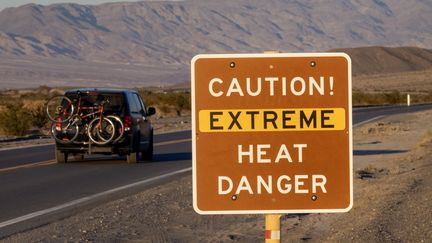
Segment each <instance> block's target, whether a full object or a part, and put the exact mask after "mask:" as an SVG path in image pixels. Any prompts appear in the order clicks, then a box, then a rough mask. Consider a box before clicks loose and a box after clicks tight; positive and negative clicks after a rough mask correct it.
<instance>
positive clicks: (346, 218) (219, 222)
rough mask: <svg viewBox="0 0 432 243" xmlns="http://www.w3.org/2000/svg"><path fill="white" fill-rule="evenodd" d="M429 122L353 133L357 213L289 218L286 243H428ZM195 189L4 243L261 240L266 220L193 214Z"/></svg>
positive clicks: (163, 190)
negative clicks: (193, 193)
mask: <svg viewBox="0 0 432 243" xmlns="http://www.w3.org/2000/svg"><path fill="white" fill-rule="evenodd" d="M431 119H432V111H426V112H420V113H411V114H405V115H396V116H390V117H386V118H385V119H382V120H379V121H375V122H372V123H369V124H365V125H363V126H360V127H355V128H354V131H353V132H354V141H353V144H354V207H353V209H352V210H351V211H349V212H348V213H340V214H309V215H304V214H303V215H298V214H297V215H295V214H292V215H284V216H282V220H281V235H282V236H281V237H282V242H305V241H307V242H431V240H432V231H431V230H430V229H432V208H431V207H430V205H432V190H430V188H431V186H432V170H431V166H432V149H431V148H432V128H431V127H430V121H431ZM179 124H182V122H179ZM183 125H184V127H182V128H186V127H187V126H190V123H183ZM191 183H192V182H191V175H190V174H187V175H185V176H183V177H180V178H176V179H174V180H173V181H171V182H168V183H166V184H163V185H158V186H156V187H153V188H151V189H148V190H145V191H142V192H140V193H138V194H135V195H129V196H127V197H124V198H121V199H118V200H116V201H112V202H108V203H105V204H103V205H99V206H97V207H95V208H92V209H89V210H87V211H84V212H81V213H79V214H77V215H74V216H72V217H69V218H65V219H62V220H60V221H56V222H53V223H50V224H48V225H44V226H41V227H39V228H35V229H32V230H29V231H26V232H22V233H19V234H16V235H13V236H10V237H9V238H6V239H3V240H4V241H5V242H58V241H73V242H75V241H89V242H113V241H116V242H262V241H263V235H264V233H263V232H264V216H263V215H224V216H222V215H214V216H201V215H198V214H196V213H195V212H194V210H193V208H192V189H191V187H192V185H191Z"/></svg>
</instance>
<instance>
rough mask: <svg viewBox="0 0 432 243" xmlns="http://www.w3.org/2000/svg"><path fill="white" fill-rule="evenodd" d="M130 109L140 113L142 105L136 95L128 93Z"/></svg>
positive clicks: (132, 111)
mask: <svg viewBox="0 0 432 243" xmlns="http://www.w3.org/2000/svg"><path fill="white" fill-rule="evenodd" d="M128 103H129V109H130V112H131V113H140V111H141V105H140V104H139V103H138V102H137V99H136V97H135V96H134V95H128Z"/></svg>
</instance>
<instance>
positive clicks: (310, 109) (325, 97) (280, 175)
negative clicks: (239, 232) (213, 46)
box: [191, 53, 353, 214]
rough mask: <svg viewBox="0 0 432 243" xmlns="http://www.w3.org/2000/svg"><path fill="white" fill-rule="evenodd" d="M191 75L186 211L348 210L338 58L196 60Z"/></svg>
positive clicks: (345, 120)
mask: <svg viewBox="0 0 432 243" xmlns="http://www.w3.org/2000/svg"><path fill="white" fill-rule="evenodd" d="M191 69H192V73H191V75H192V124H193V127H192V132H193V136H192V138H193V203H194V208H195V211H197V212H198V213H200V214H246V213H263V214H264V213H325V212H346V211H348V210H350V208H351V207H352V203H353V191H352V180H353V179H352V131H351V129H352V125H351V124H352V112H351V59H350V58H349V56H348V55H346V54H344V53H299V54H283V53H281V54H239V55H197V56H195V57H194V58H193V59H192V68H191Z"/></svg>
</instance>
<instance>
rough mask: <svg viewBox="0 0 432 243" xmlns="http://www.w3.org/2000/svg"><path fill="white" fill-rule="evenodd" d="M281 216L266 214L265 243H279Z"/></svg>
mask: <svg viewBox="0 0 432 243" xmlns="http://www.w3.org/2000/svg"><path fill="white" fill-rule="evenodd" d="M281 216H282V215H281V214H266V215H265V242H266V243H279V242H280V239H281V234H280V218H281Z"/></svg>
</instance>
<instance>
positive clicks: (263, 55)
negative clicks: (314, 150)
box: [191, 52, 354, 215]
mask: <svg viewBox="0 0 432 243" xmlns="http://www.w3.org/2000/svg"><path fill="white" fill-rule="evenodd" d="M274 57H344V58H345V59H346V60H347V62H348V96H349V97H348V109H349V112H348V113H349V115H348V119H349V121H348V126H349V153H350V155H349V171H350V204H349V205H348V207H347V208H334V209H289V210H224V211H218V210H214V211H207V210H204V211H203V210H201V209H199V208H198V198H197V184H196V182H197V180H196V178H197V177H196V176H197V174H196V173H197V171H196V162H197V161H196V134H197V133H196V131H197V129H196V122H195V119H196V109H195V108H196V107H195V63H196V61H197V60H199V59H203V58H206V59H208V58H215V59H218V58H236V59H238V58H274ZM191 98H192V99H191V102H192V114H191V118H192V198H193V208H194V210H195V212H197V213H198V214H202V215H216V214H298V213H345V212H348V211H350V210H351V208H352V207H353V198H354V196H353V194H354V192H353V144H352V143H353V137H352V136H353V134H352V66H351V58H350V57H349V56H348V54H346V53H343V52H311V53H253V54H199V55H196V56H194V57H193V58H192V61H191Z"/></svg>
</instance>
